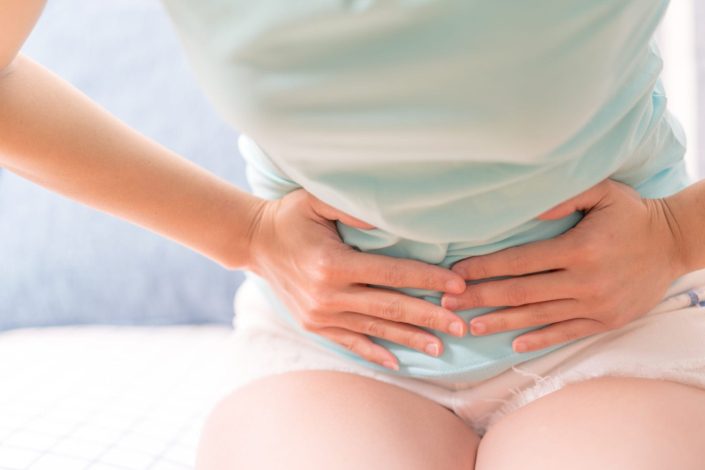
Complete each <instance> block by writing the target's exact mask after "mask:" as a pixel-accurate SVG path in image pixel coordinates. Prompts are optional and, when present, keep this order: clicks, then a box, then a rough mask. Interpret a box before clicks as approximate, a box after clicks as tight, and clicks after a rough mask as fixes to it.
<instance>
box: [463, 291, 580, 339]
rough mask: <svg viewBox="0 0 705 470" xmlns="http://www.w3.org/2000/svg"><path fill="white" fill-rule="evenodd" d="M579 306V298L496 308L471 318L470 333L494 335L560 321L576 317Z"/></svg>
mask: <svg viewBox="0 0 705 470" xmlns="http://www.w3.org/2000/svg"><path fill="white" fill-rule="evenodd" d="M578 307H579V302H578V301H577V300H575V299H564V300H553V301H549V302H541V303H537V304H530V305H523V306H521V307H513V308H505V309H502V310H496V311H494V312H491V313H488V314H485V315H479V316H477V317H475V318H473V319H472V320H470V333H471V334H472V335H473V336H483V335H492V334H495V333H501V332H503V331H511V330H520V329H522V328H529V327H531V326H539V325H549V324H551V323H558V322H561V321H565V320H570V319H573V318H575V317H576V316H577V315H578Z"/></svg>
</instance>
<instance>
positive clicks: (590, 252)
mask: <svg viewBox="0 0 705 470" xmlns="http://www.w3.org/2000/svg"><path fill="white" fill-rule="evenodd" d="M580 257H581V260H582V261H583V262H584V263H588V264H594V263H597V262H598V261H599V260H600V245H599V244H598V243H596V242H595V241H594V240H591V239H588V240H585V241H584V242H583V243H582V244H581V245H580Z"/></svg>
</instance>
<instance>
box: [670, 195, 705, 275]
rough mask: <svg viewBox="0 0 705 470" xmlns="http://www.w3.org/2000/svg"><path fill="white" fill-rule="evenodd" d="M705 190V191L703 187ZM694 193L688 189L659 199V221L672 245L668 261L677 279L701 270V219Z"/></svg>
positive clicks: (704, 241)
mask: <svg viewBox="0 0 705 470" xmlns="http://www.w3.org/2000/svg"><path fill="white" fill-rule="evenodd" d="M703 189H705V187H703ZM697 196H698V194H697V191H694V188H693V187H692V186H691V187H689V188H686V189H684V190H683V191H680V192H678V193H676V194H673V195H671V196H668V197H665V198H662V199H659V201H660V203H661V207H662V213H663V218H664V221H665V223H666V225H667V226H668V228H669V232H670V234H671V237H672V241H673V249H672V253H673V254H672V257H673V262H674V264H675V266H676V269H677V272H678V276H682V275H683V274H686V273H689V272H692V271H696V270H698V269H702V268H705V260H703V259H702V258H703V256H702V253H703V250H702V248H703V247H705V238H704V237H703V235H702V230H703V227H701V225H702V222H703V220H704V219H703V217H702V216H699V215H698V210H697V209H698V207H699V206H700V204H698V202H697V200H696V199H695V198H697Z"/></svg>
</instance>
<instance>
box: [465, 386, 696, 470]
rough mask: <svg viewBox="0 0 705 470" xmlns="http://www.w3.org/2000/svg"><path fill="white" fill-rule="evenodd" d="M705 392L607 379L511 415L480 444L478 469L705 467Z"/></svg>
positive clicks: (572, 388) (569, 388)
mask: <svg viewBox="0 0 705 470" xmlns="http://www.w3.org/2000/svg"><path fill="white" fill-rule="evenodd" d="M703 429H705V391H703V390H701V389H698V388H695V387H690V386H687V385H683V384H679V383H676V382H670V381H666V380H656V379H642V378H628V377H601V378H597V379H592V380H587V381H584V382H579V383H575V384H570V385H567V386H566V387H564V388H562V389H560V390H558V391H556V392H553V393H551V394H548V395H545V396H544V397H542V398H539V399H538V400H536V401H534V402H531V403H529V404H527V405H525V406H524V407H522V408H519V409H518V410H517V411H515V412H513V413H511V414H509V415H507V416H505V417H504V418H502V419H501V420H500V421H498V422H497V423H496V424H495V425H494V426H493V427H491V428H490V429H489V430H488V431H487V433H486V434H485V435H484V437H483V439H482V442H481V443H480V446H479V449H478V455H477V464H476V468H477V469H478V470H509V469H511V470H514V469H517V468H521V469H523V470H538V469H541V470H558V469H561V470H563V469H566V468H570V469H571V470H587V469H590V470H592V469H596V468H599V469H602V470H613V469H614V470H617V469H619V470H624V469H637V468H638V469H640V470H652V469H653V470H663V469H664V468H673V469H676V468H677V469H679V470H701V469H702V468H705V467H703V465H704V462H705V433H704V432H703Z"/></svg>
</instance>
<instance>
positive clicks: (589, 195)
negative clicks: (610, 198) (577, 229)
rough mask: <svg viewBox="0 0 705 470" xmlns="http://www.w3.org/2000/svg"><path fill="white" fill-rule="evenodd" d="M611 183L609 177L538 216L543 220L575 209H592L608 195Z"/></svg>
mask: <svg viewBox="0 0 705 470" xmlns="http://www.w3.org/2000/svg"><path fill="white" fill-rule="evenodd" d="M609 185H610V180H609V179H605V180H602V181H601V182H599V183H597V184H596V185H595V186H593V187H591V188H590V189H588V190H586V191H584V192H582V193H580V194H578V195H577V196H575V197H573V198H571V199H568V200H567V201H564V202H562V203H560V204H558V205H557V206H554V207H553V208H551V209H549V210H547V211H546V212H543V213H541V214H540V215H539V216H538V218H539V219H541V220H551V219H560V218H563V217H566V216H568V215H570V214H572V213H573V212H575V211H579V210H581V211H582V210H589V209H592V208H593V207H595V206H597V205H598V204H600V202H601V201H603V200H604V198H605V197H606V196H607V194H608V191H609Z"/></svg>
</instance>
